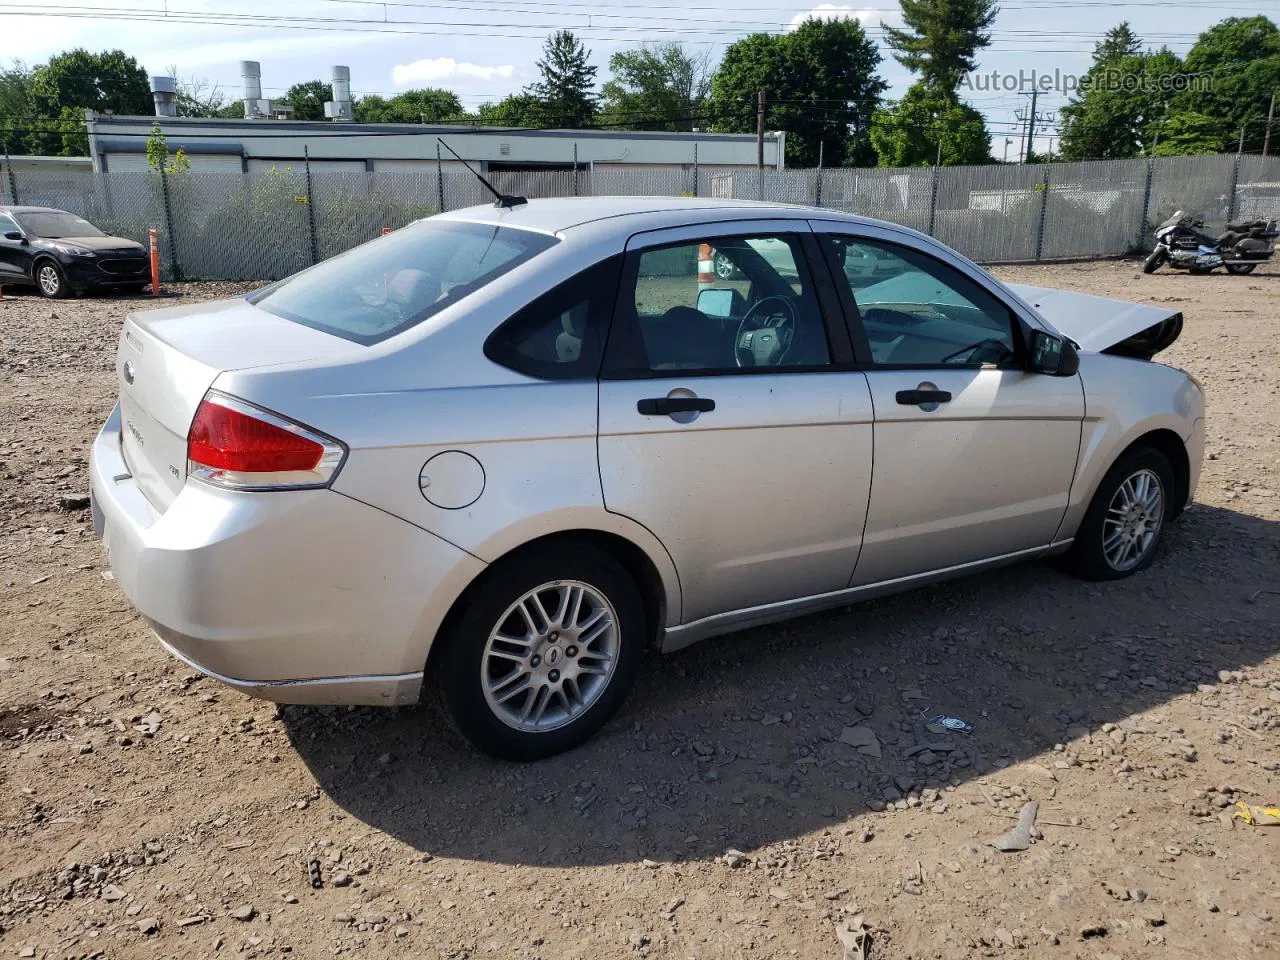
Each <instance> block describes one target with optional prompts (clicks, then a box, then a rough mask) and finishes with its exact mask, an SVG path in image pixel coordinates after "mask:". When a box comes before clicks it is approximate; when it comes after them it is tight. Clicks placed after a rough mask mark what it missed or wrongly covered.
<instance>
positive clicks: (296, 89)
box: [284, 80, 333, 120]
mask: <svg viewBox="0 0 1280 960" xmlns="http://www.w3.org/2000/svg"><path fill="white" fill-rule="evenodd" d="M332 99H333V87H331V86H330V85H329V84H327V83H325V82H324V81H323V80H307V81H304V82H303V83H295V84H294V85H293V86H292V87H290V88H289V89H288V90H286V91H285V93H284V102H285V103H288V104H290V105H292V107H293V118H294V119H295V120H323V119H324V105H325V104H326V103H327V102H328V101H330V100H332Z"/></svg>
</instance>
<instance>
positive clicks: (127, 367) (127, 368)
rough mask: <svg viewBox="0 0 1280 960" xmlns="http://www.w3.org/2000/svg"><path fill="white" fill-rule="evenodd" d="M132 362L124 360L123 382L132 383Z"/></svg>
mask: <svg viewBox="0 0 1280 960" xmlns="http://www.w3.org/2000/svg"><path fill="white" fill-rule="evenodd" d="M133 376H134V374H133V361H132V360H126V361H125V362H124V382H125V383H133Z"/></svg>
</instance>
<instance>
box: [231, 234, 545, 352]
mask: <svg viewBox="0 0 1280 960" xmlns="http://www.w3.org/2000/svg"><path fill="white" fill-rule="evenodd" d="M557 242H558V241H557V240H556V239H555V238H554V237H550V236H547V235H546V234H542V233H534V232H533V231H530V230H519V229H515V228H512V227H500V226H497V225H493V224H485V223H463V222H460V221H451V220H424V221H422V222H421V223H415V224H412V225H410V226H408V227H405V228H404V229H402V230H397V231H396V232H394V233H392V234H389V235H387V236H385V237H380V238H379V239H377V240H374V241H372V242H370V243H366V244H363V245H361V246H359V247H356V248H355V249H353V250H348V251H347V252H346V253H343V254H340V255H339V256H336V257H334V258H333V259H331V260H326V261H325V262H324V263H320V264H317V265H316V266H314V267H311V268H310V269H309V270H304V271H302V272H301V273H298V274H295V275H294V276H292V277H289V278H288V279H287V280H283V281H281V282H280V283H277V284H273V285H272V286H270V287H267V288H266V289H265V290H262V291H261V292H259V293H257V294H255V295H254V296H253V297H251V298H250V302H251V303H254V304H256V305H257V306H259V307H261V308H262V309H263V310H266V311H267V312H268V313H273V314H275V315H276V316H278V317H283V318H284V319H286V320H292V321H294V322H295V323H300V324H303V325H304V326H308V327H314V328H315V329H317V330H323V331H324V332H326V333H332V334H334V335H335V336H339V337H343V338H345V339H347V340H354V341H355V342H356V343H364V344H372V343H378V342H379V341H382V340H385V339H387V338H388V337H391V336H394V335H395V334H397V333H401V332H403V331H404V330H407V329H409V328H410V327H413V326H416V325H417V324H419V323H421V322H422V321H424V320H426V319H427V318H428V317H431V316H433V315H435V314H437V313H439V312H440V311H441V310H443V309H445V308H446V307H449V306H452V305H453V304H455V303H457V302H458V301H459V300H461V299H462V298H463V297H466V296H468V295H469V294H472V293H474V292H475V291H477V290H479V289H480V288H481V287H483V286H485V285H486V284H488V283H491V282H493V281H494V280H496V279H497V278H498V277H500V276H502V275H503V274H504V273H507V272H508V271H510V270H512V269H514V268H515V267H517V266H519V265H520V264H522V263H524V262H525V261H527V260H529V259H531V258H532V257H535V256H537V255H538V254H539V253H541V252H542V251H544V250H546V249H548V248H550V247H552V246H554V245H555V244H556V243H557Z"/></svg>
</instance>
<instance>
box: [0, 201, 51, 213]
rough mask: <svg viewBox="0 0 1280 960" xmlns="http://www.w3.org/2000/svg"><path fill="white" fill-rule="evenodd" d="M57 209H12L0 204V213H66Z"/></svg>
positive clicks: (12, 207)
mask: <svg viewBox="0 0 1280 960" xmlns="http://www.w3.org/2000/svg"><path fill="white" fill-rule="evenodd" d="M66 212H67V211H66V210H59V209H58V208H57V207H14V206H7V205H5V204H2V203H0V213H66Z"/></svg>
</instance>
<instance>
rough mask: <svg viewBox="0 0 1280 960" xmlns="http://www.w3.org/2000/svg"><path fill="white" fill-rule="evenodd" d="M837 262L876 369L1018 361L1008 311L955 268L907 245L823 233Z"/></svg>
mask: <svg viewBox="0 0 1280 960" xmlns="http://www.w3.org/2000/svg"><path fill="white" fill-rule="evenodd" d="M822 242H823V243H824V244H826V245H827V250H828V255H829V256H830V257H831V258H832V260H833V261H834V263H835V264H836V265H837V266H839V267H842V268H843V269H841V270H839V271H838V273H837V275H838V276H843V277H844V280H845V281H846V282H847V283H848V284H849V289H850V292H851V294H852V296H853V300H854V303H856V304H857V307H858V315H859V317H860V319H861V321H862V328H863V331H864V332H865V333H866V336H867V341H868V344H869V346H870V349H871V359H872V361H873V362H874V363H875V364H876V365H877V366H889V367H921V366H923V367H931V366H959V367H980V366H987V365H992V364H994V365H997V366H1007V365H1011V364H1013V363H1015V362H1016V360H1017V358H1018V338H1017V336H1016V334H1015V331H1014V322H1013V319H1014V318H1013V315H1012V313H1011V312H1010V310H1009V308H1008V307H1007V306H1005V305H1004V304H1003V303H1001V302H1000V301H999V300H997V299H996V298H995V297H994V296H992V295H991V294H990V293H988V292H987V291H986V290H984V289H983V288H982V287H981V286H979V285H978V284H976V283H974V282H973V281H972V280H970V279H969V278H968V277H966V276H965V275H964V274H962V273H961V272H960V271H959V270H956V269H954V268H953V267H950V266H948V265H947V264H945V263H942V262H941V261H940V260H935V259H934V258H933V257H930V256H928V255H927V254H924V253H921V252H919V251H917V250H913V249H911V248H910V247H905V246H900V245H898V244H893V243H884V242H882V241H878V240H868V239H863V238H856V239H855V238H851V237H833V236H828V237H823V238H822Z"/></svg>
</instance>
